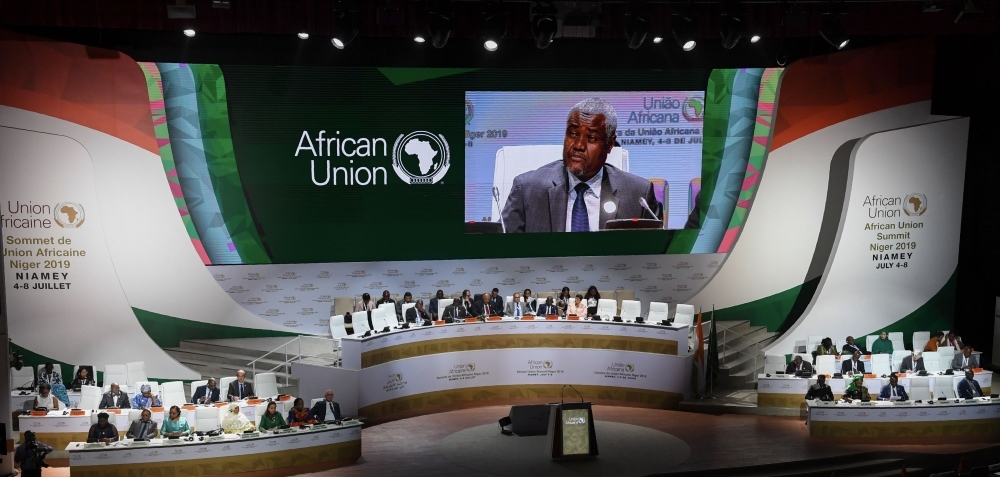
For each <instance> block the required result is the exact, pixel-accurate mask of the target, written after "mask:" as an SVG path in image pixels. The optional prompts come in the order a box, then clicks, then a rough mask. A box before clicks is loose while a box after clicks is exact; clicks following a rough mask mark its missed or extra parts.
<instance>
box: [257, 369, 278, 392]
mask: <svg viewBox="0 0 1000 477" xmlns="http://www.w3.org/2000/svg"><path fill="white" fill-rule="evenodd" d="M253 387H254V391H256V392H257V397H260V398H269V397H275V396H277V395H278V377H277V375H275V374H274V373H257V374H256V375H255V376H254V377H253Z"/></svg>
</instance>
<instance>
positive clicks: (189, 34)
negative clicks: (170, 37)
mask: <svg viewBox="0 0 1000 477" xmlns="http://www.w3.org/2000/svg"><path fill="white" fill-rule="evenodd" d="M194 34H195V32H194V30H192V29H190V28H188V29H186V30H184V36H186V37H188V38H191V37H193V36H194Z"/></svg>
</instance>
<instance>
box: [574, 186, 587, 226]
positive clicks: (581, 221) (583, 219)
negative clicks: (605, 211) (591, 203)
mask: <svg viewBox="0 0 1000 477" xmlns="http://www.w3.org/2000/svg"><path fill="white" fill-rule="evenodd" d="M574 189H575V190H576V200H575V201H574V202H573V219H572V222H571V223H570V225H571V226H572V229H571V230H572V231H573V232H590V217H589V216H588V215H587V203H586V202H584V198H583V196H584V193H585V192H587V190H589V189H590V186H589V185H587V183H586V182H581V183H579V184H577V185H576V187H575V188H574Z"/></svg>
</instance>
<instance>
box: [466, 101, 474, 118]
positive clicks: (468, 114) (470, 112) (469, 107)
mask: <svg viewBox="0 0 1000 477" xmlns="http://www.w3.org/2000/svg"><path fill="white" fill-rule="evenodd" d="M475 111H476V110H475V108H473V107H472V101H469V100H465V124H469V123H471V122H472V117H473V116H475Z"/></svg>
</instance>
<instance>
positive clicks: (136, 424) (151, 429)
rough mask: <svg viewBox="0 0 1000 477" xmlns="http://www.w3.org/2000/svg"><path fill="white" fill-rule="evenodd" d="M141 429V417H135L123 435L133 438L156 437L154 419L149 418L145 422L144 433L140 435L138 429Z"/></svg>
mask: <svg viewBox="0 0 1000 477" xmlns="http://www.w3.org/2000/svg"><path fill="white" fill-rule="evenodd" d="M140 429H142V419H136V420H134V421H132V424H130V425H129V426H128V432H126V433H125V437H128V438H130V439H134V438H136V437H140V438H143V439H153V438H155V437H156V421H154V420H152V419H150V420H149V423H148V424H146V435H145V436H140V435H139V430H140Z"/></svg>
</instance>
